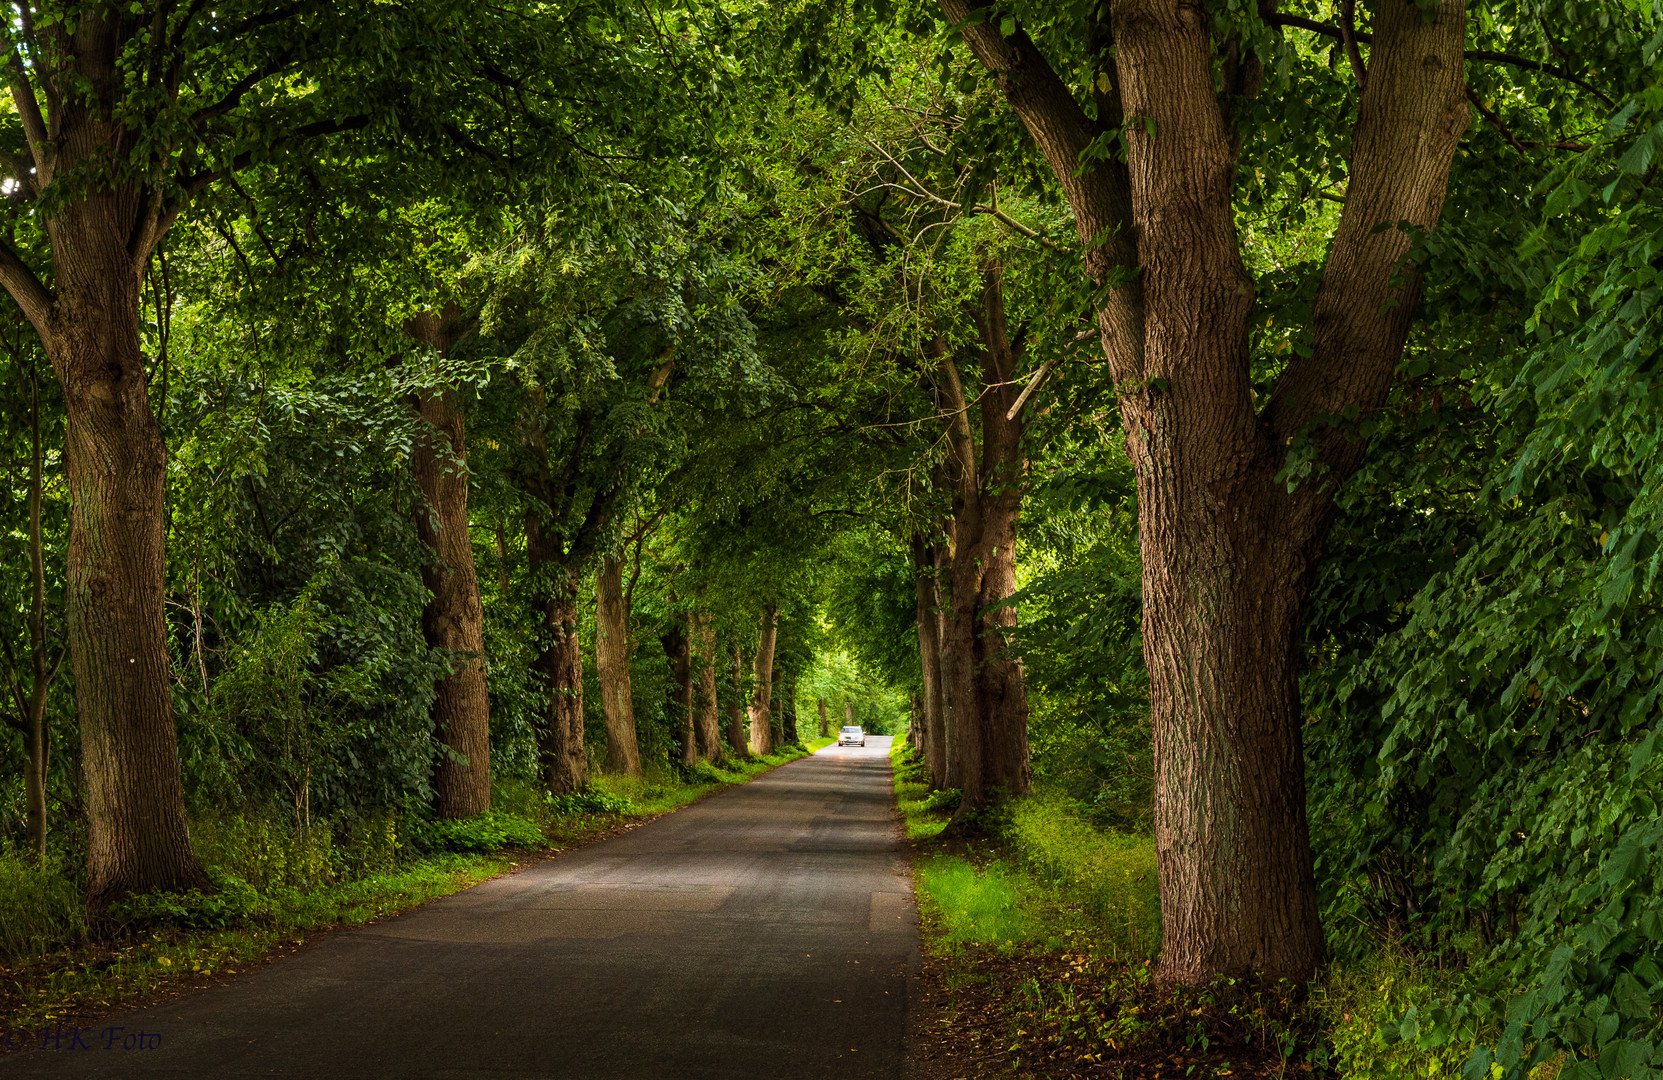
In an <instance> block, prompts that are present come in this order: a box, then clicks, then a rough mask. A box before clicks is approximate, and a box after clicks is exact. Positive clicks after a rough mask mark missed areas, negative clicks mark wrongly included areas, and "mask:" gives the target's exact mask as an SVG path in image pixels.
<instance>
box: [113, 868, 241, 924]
mask: <svg viewBox="0 0 1663 1080" xmlns="http://www.w3.org/2000/svg"><path fill="white" fill-rule="evenodd" d="M209 877H210V879H211V880H212V881H213V885H214V887H213V889H212V890H211V891H207V892H204V891H202V890H201V889H185V890H183V891H179V892H152V893H140V894H138V895H136V896H129V897H127V898H126V899H125V900H122V901H120V902H118V903H115V904H112V905H111V906H110V908H109V910H108V911H107V912H105V915H104V918H105V919H106V920H107V921H108V922H110V923H111V924H113V925H114V926H116V927H118V928H120V929H122V930H125V931H129V932H131V931H135V930H152V929H160V928H163V927H178V928H180V929H183V930H223V929H226V928H227V927H232V926H240V925H242V924H243V923H246V922H248V921H249V920H250V919H251V918H254V917H257V916H259V915H261V914H263V913H265V912H266V911H267V910H268V909H269V907H270V905H269V904H268V903H267V901H266V900H265V898H264V897H262V896H261V895H260V892H259V890H257V889H255V888H254V887H253V886H252V885H250V884H249V883H248V882H246V881H243V880H242V879H240V878H237V877H233V876H232V875H230V874H226V873H223V872H214V871H212V870H210V872H209Z"/></svg>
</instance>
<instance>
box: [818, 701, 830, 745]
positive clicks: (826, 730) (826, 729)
mask: <svg viewBox="0 0 1663 1080" xmlns="http://www.w3.org/2000/svg"><path fill="white" fill-rule="evenodd" d="M819 703H820V737H821V738H822V739H825V738H829V737H830V736H831V721H830V720H827V719H826V699H825V698H820V699H819Z"/></svg>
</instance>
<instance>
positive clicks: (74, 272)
mask: <svg viewBox="0 0 1663 1080" xmlns="http://www.w3.org/2000/svg"><path fill="white" fill-rule="evenodd" d="M119 202H121V200H120V199H119V198H118V197H117V196H116V195H111V194H105V195H94V196H91V197H90V198H89V199H88V200H87V201H85V202H82V203H77V204H74V205H72V206H71V207H69V208H67V209H65V210H64V211H62V212H60V213H59V214H58V215H57V216H56V217H54V218H52V219H50V220H49V222H48V224H49V227H50V230H51V233H52V238H53V250H54V252H56V253H59V258H58V260H57V263H56V279H55V281H56V285H57V288H58V296H57V301H56V304H55V305H54V307H55V310H54V313H53V314H54V316H55V317H54V318H53V319H52V320H51V322H50V323H49V324H48V326H47V328H46V330H47V332H45V333H42V335H41V337H42V341H43V343H44V344H45V346H46V350H47V354H48V355H49V356H50V357H51V359H52V365H53V367H54V369H56V371H57V374H58V379H59V381H60V382H61V384H62V386H63V392H64V404H65V406H66V409H67V413H68V425H67V431H66V436H65V447H64V465H65V473H66V475H67V477H68V481H69V492H70V528H69V559H68V562H69V566H68V578H67V590H66V598H65V599H66V603H65V606H66V609H67V611H66V614H67V622H68V631H69V635H68V636H69V645H70V655H71V657H72V662H73V664H74V667H75V704H76V710H77V712H78V714H79V716H80V722H81V766H82V771H83V775H84V777H85V783H86V798H87V827H88V833H87V846H88V853H87V904H88V907H89V908H90V909H92V910H95V911H96V910H100V909H102V908H103V907H104V906H106V905H107V904H109V903H110V902H112V901H114V900H116V899H118V898H120V897H121V896H123V895H125V894H127V893H133V892H145V891H149V890H156V889H185V888H196V887H204V888H205V887H207V885H208V881H207V877H206V875H204V873H203V871H202V867H201V864H200V863H199V862H198V861H197V859H196V855H195V853H194V852H193V851H192V849H191V840H190V829H189V826H188V825H187V824H186V820H185V804H184V792H183V788H182V786H181V782H180V775H179V752H178V745H177V741H176V736H175V729H174V721H173V702H172V694H171V691H170V689H169V678H168V674H169V660H168V649H167V628H166V625H165V623H164V620H163V615H162V592H163V584H164V571H165V566H166V555H165V551H164V538H163V520H164V510H163V480H164V476H165V473H166V469H167V449H166V447H165V446H164V445H163V441H162V435H161V431H160V429H159V428H158V427H157V424H156V418H155V416H154V415H152V413H151V411H150V399H149V395H148V388H147V386H146V382H145V373H144V356H143V354H142V353H141V352H140V349H139V334H138V315H137V313H138V299H139V296H138V293H139V282H138V277H137V274H136V273H135V272H134V269H133V266H132V260H131V257H130V255H129V254H128V252H127V250H126V241H127V236H126V233H125V232H124V231H123V230H122V223H123V222H128V221H131V220H132V214H131V212H130V211H131V208H124V207H120V206H117V205H111V204H116V203H119ZM124 210H126V211H128V212H126V213H124V212H123V211H124ZM25 310H27V309H25Z"/></svg>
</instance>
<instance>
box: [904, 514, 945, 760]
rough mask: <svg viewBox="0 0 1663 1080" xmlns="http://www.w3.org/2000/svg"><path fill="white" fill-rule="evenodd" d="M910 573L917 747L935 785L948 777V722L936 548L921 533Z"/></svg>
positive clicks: (915, 539)
mask: <svg viewBox="0 0 1663 1080" xmlns="http://www.w3.org/2000/svg"><path fill="white" fill-rule="evenodd" d="M912 564H913V573H914V574H915V575H916V578H917V605H918V661H919V667H920V668H921V669H922V673H923V694H922V697H923V701H922V712H923V730H922V731H921V732H919V748H920V750H921V751H922V752H923V754H924V764H925V766H926V767H927V768H928V769H929V772H930V782H931V784H932V785H934V786H935V787H938V788H940V787H945V786H946V781H947V725H946V721H945V718H944V717H943V716H942V712H943V709H942V706H943V702H942V695H941V638H940V633H941V624H940V621H939V620H938V618H937V616H936V606H937V599H936V587H935V572H936V567H935V550H934V548H933V547H932V546H931V545H930V544H929V543H928V542H927V541H926V540H925V539H924V537H923V536H922V535H915V536H914V537H913V538H912Z"/></svg>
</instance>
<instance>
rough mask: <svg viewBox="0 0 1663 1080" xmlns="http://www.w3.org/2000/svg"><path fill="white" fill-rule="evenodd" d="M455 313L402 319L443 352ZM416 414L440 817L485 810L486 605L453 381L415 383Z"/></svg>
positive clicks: (455, 336) (418, 513)
mask: <svg viewBox="0 0 1663 1080" xmlns="http://www.w3.org/2000/svg"><path fill="white" fill-rule="evenodd" d="M456 317H457V313H456V311H455V309H454V308H452V307H449V306H448V305H447V307H446V309H445V310H444V311H442V312H424V313H423V314H421V315H419V316H417V317H416V318H414V319H411V320H410V322H409V324H408V325H407V326H406V327H405V329H406V331H407V332H408V333H409V334H410V336H411V337H414V338H415V339H416V340H417V341H420V342H422V343H423V344H425V345H427V346H429V347H430V348H432V349H434V350H435V351H436V352H438V353H439V355H441V356H443V355H445V354H446V353H447V352H449V350H450V347H451V346H452V345H454V344H455V343H456V341H457V340H459V339H460V338H461V337H462V334H463V333H464V332H465V331H458V330H457V329H456V327H455V322H456ZM412 404H413V405H414V406H415V409H416V412H417V415H419V416H420V418H421V419H422V420H423V421H425V424H424V425H423V428H422V430H421V431H420V432H419V433H418V435H417V439H416V444H415V447H414V449H413V450H412V452H411V465H412V467H413V468H414V471H415V474H416V483H417V484H418V485H419V486H420V488H421V493H422V499H423V501H422V502H419V503H418V504H417V505H416V507H415V514H414V516H415V519H416V533H417V535H418V536H420V537H421V541H422V543H423V544H425V545H427V547H428V549H429V550H431V551H432V552H433V558H432V560H431V561H430V562H427V563H425V564H424V565H423V566H422V582H423V583H424V584H425V585H426V586H427V590H428V592H429V594H430V596H429V598H428V601H427V605H426V606H425V607H424V608H423V609H422V634H423V636H424V637H425V638H426V640H427V645H428V647H429V648H431V649H436V650H439V651H440V652H441V653H443V654H444V655H445V657H446V658H447V659H448V660H449V662H450V664H451V666H452V670H451V672H450V674H449V675H446V676H445V677H444V678H442V679H440V680H439V685H438V686H437V688H436V689H437V691H438V695H437V696H436V697H435V698H434V701H433V728H434V734H435V736H436V737H437V738H438V740H439V743H440V745H441V747H442V749H441V751H440V753H439V757H438V763H437V767H436V768H435V770H434V776H433V809H434V812H435V813H436V814H437V815H438V816H439V817H440V818H465V817H473V816H474V815H476V814H483V813H485V812H486V811H487V810H489V809H491V698H490V695H489V693H488V692H487V691H486V686H485V608H484V606H483V605H482V604H481V603H480V601H479V578H478V575H477V574H476V573H475V570H474V558H473V538H472V537H471V536H470V535H469V532H468V466H467V441H466V431H465V429H464V426H463V415H462V409H461V407H460V401H459V400H458V398H457V394H456V392H455V391H454V390H451V389H448V388H445V389H438V388H435V389H429V390H424V391H422V392H421V393H420V394H419V395H417V396H416V397H415V400H414V401H413V402H412Z"/></svg>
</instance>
